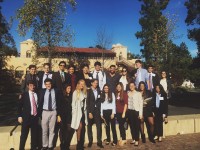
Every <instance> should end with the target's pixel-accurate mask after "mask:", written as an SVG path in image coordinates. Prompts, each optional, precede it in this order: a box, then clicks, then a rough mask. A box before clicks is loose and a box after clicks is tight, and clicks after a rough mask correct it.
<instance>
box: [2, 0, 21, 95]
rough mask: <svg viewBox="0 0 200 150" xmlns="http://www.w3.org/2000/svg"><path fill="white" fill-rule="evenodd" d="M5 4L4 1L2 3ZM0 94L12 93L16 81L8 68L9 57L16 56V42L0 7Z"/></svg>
mask: <svg viewBox="0 0 200 150" xmlns="http://www.w3.org/2000/svg"><path fill="white" fill-rule="evenodd" d="M1 2H3V1H2V0H1V1H0V3H1ZM0 27H1V28H0V77H1V80H0V93H1V92H10V91H12V89H13V87H14V84H15V80H14V74H13V73H12V72H11V71H9V70H8V68H7V63H6V62H7V60H8V56H16V55H17V49H16V47H15V41H14V39H13V37H12V35H11V34H10V32H9V30H10V25H9V23H8V22H7V21H6V19H5V17H4V16H3V14H2V12H1V6H0ZM8 83H9V84H8Z"/></svg>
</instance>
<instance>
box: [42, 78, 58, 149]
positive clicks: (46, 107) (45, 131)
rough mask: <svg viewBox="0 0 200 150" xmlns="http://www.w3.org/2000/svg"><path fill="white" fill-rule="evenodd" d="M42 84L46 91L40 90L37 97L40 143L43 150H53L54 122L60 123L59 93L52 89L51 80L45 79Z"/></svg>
mask: <svg viewBox="0 0 200 150" xmlns="http://www.w3.org/2000/svg"><path fill="white" fill-rule="evenodd" d="M44 83H45V86H46V89H42V91H41V93H40V95H39V114H40V116H41V117H42V121H41V124H42V143H43V150H47V149H48V150H53V139H54V135H55V132H54V129H55V125H56V120H57V121H58V122H61V118H60V99H61V98H60V96H61V93H60V91H59V90H56V89H54V88H53V87H52V79H45V81H44Z"/></svg>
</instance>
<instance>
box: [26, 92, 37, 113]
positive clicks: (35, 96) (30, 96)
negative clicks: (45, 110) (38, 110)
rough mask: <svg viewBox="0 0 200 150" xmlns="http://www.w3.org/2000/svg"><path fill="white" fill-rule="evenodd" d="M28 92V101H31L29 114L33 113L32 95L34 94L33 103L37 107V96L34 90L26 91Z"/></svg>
mask: <svg viewBox="0 0 200 150" xmlns="http://www.w3.org/2000/svg"><path fill="white" fill-rule="evenodd" d="M28 93H29V99H30V103H31V115H33V104H32V99H33V95H34V98H35V103H36V106H37V107H38V97H37V94H36V93H35V92H32V91H28Z"/></svg>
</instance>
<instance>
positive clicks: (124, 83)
mask: <svg viewBox="0 0 200 150" xmlns="http://www.w3.org/2000/svg"><path fill="white" fill-rule="evenodd" d="M119 82H121V83H122V84H123V86H124V91H126V86H127V84H128V81H127V78H126V76H121V78H120V79H119Z"/></svg>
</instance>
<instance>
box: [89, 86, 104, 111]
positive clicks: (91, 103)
mask: <svg viewBox="0 0 200 150" xmlns="http://www.w3.org/2000/svg"><path fill="white" fill-rule="evenodd" d="M100 94H101V91H100V89H97V100H96V101H95V96H94V93H93V90H92V89H88V91H87V111H88V113H92V114H93V113H94V108H95V105H96V107H97V109H98V110H99V112H100V107H101V100H100ZM98 95H99V96H98ZM98 97H99V98H98Z"/></svg>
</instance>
